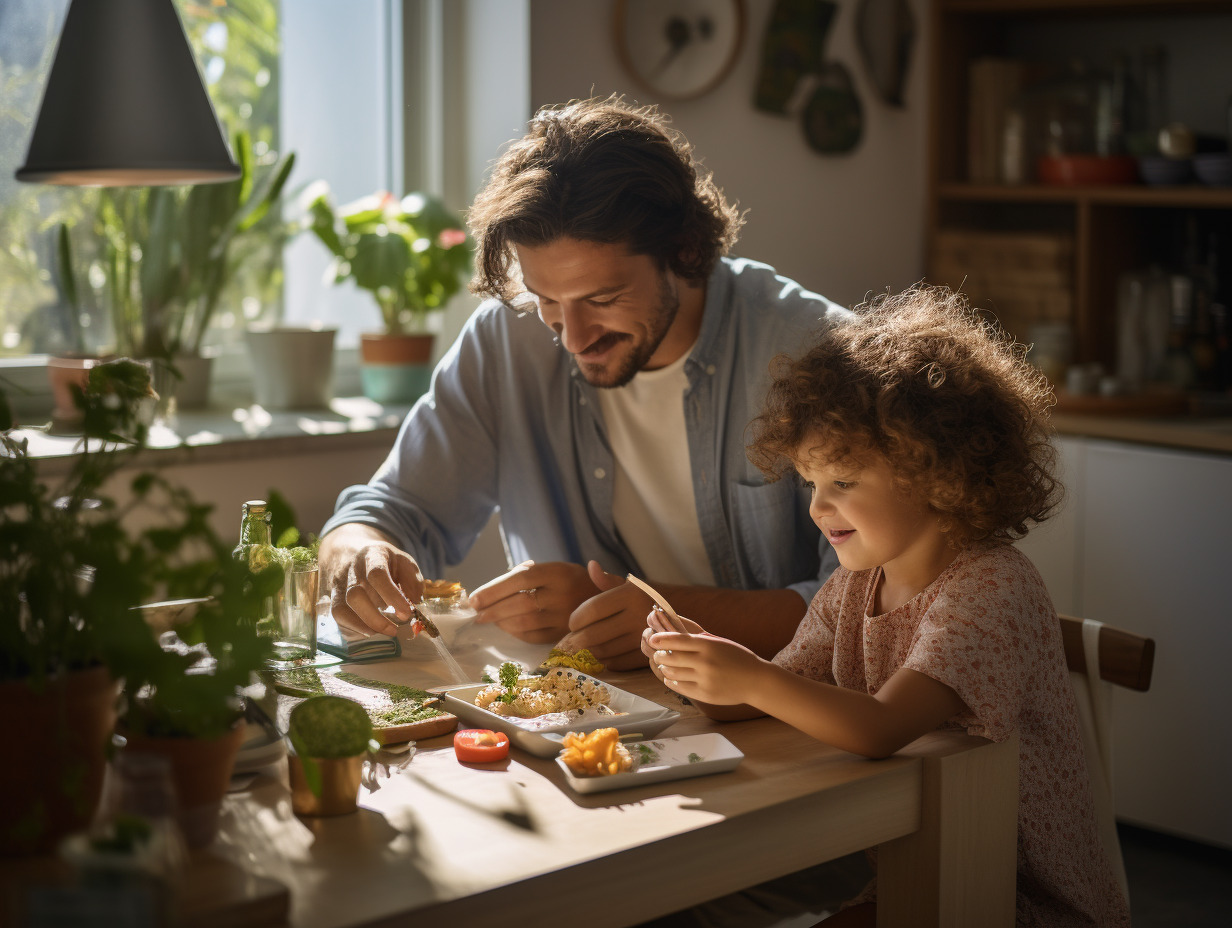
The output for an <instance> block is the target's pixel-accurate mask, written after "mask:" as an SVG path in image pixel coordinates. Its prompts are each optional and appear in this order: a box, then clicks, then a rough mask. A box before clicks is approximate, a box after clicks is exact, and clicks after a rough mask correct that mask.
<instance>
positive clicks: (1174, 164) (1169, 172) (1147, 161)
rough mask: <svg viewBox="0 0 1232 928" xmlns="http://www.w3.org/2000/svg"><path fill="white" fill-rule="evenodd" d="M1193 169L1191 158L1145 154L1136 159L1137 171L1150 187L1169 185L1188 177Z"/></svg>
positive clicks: (1185, 179) (1180, 182)
mask: <svg viewBox="0 0 1232 928" xmlns="http://www.w3.org/2000/svg"><path fill="white" fill-rule="evenodd" d="M1192 171H1193V159H1191V158H1165V157H1164V156H1163V155H1146V156H1144V157H1141V158H1139V159H1138V173H1140V174H1141V175H1142V180H1143V182H1144V183H1147V184H1150V185H1151V186H1152V187H1171V186H1175V185H1177V184H1183V183H1185V182H1186V181H1187V180H1189V179H1190V176H1191V174H1192Z"/></svg>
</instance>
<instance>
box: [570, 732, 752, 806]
mask: <svg viewBox="0 0 1232 928" xmlns="http://www.w3.org/2000/svg"><path fill="white" fill-rule="evenodd" d="M625 747H627V748H628V749H629V753H631V754H632V755H633V758H634V761H635V762H636V763H638V766H636V767H634V769H632V770H630V771H628V772H627V773H613V774H611V775H610V776H606V777H579V776H574V774H573V771H571V770H570V769H569V768H568V767H567V766H565V762H564V761H563V760H561V759H560V758H559V757H557V758H556V765H557V766H558V767H560V769H561V770H563V771H564V772H565V782H566V783H568V784H569V786H570V787H571V788H572V789H573V790H575V791H577V792H579V793H601V792H603V791H605V790H609V789H629V788H631V787H634V786H645V785H646V784H648V783H661V782H663V781H664V780H682V779H684V778H685V777H700V776H705V775H706V774H708V773H723V772H724V771H727V770H734V769H735V768H736V766H737V765H738V764H739V763H740V761H742V760H744V755H743V754H741V753H740V750H739V748H737V747H736V746H735V745H734V744H732V743H731V742H730V741H728V740H727V739H726V738H724V737H723V736H722V735H716V734H713V733H709V734H702V735H685V736H684V737H682V738H660V739H658V740H644V741H632V742H628V743H626V744H625ZM643 753H645V755H646V756H645V759H644V760H640V758H641V755H642V754H643Z"/></svg>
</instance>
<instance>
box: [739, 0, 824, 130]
mask: <svg viewBox="0 0 1232 928" xmlns="http://www.w3.org/2000/svg"><path fill="white" fill-rule="evenodd" d="M837 12H838V6H837V5H836V4H834V3H828V2H818V0H779V2H778V3H776V4H775V5H774V10H773V12H772V13H771V14H770V21H769V23H767V25H766V34H765V37H764V38H763V39H762V44H761V68H760V70H759V71H758V74H757V87H756V89H755V91H754V95H753V105H754V106H756V107H757V108H758V109H759V110H765V111H766V112H767V113H777V114H779V115H782V116H788V115H790V110H789V106H790V104H791V103H792V98H793V97H795V96H796V95H797V92H798V90H799V88H800V86H801V82H802V81H805V80H806V79H808V78H809V77H810V76H811V75H815V74H819V73H821V69H822V66H823V64H824V62H825V44H826V33H828V32H829V31H830V23H831V22H832V21H833V20H834V16H835V14H836V13H837Z"/></svg>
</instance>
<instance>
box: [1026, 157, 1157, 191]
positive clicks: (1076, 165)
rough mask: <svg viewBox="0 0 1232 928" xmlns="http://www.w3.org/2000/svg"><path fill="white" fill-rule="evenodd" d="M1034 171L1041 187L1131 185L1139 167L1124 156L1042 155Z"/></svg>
mask: <svg viewBox="0 0 1232 928" xmlns="http://www.w3.org/2000/svg"><path fill="white" fill-rule="evenodd" d="M1035 169H1036V174H1037V175H1038V176H1039V179H1040V183H1043V184H1061V185H1065V186H1075V185H1076V186H1085V185H1087V184H1132V183H1133V182H1134V181H1136V180H1137V179H1138V166H1137V164H1135V163H1134V159H1133V158H1130V157H1128V156H1126V155H1111V156H1104V155H1045V156H1044V157H1042V158H1040V159H1039V160H1038V161H1037V162H1036V165H1035Z"/></svg>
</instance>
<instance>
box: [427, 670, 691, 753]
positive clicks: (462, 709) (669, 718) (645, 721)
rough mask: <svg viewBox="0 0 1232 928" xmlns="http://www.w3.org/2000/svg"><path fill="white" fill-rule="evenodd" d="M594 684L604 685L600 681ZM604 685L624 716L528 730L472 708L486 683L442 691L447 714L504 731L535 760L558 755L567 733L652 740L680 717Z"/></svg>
mask: <svg viewBox="0 0 1232 928" xmlns="http://www.w3.org/2000/svg"><path fill="white" fill-rule="evenodd" d="M579 676H582V675H581V674H579ZM596 682H599V683H603V681H602V680H597V681H596ZM603 685H604V686H606V687H607V689H608V692H609V693H611V694H612V699H611V702H610V703H609V705H610V706H611V707H612V708H613V709H615V710H616V711H617V712H621V713H624V714H623V715H608V716H599V717H596V718H588V719H584V720H581V721H577V722H570V723H564V724H560V725H552V726H549V727H546V728H537V729H532V728H530V727H528V723H531V722H532V720H531V719H517V718H509V717H507V716H503V715H497V714H496V713H495V712H491V711H489V710H487V709H480V708H479V707H478V706H477V705H475V696H476V695H478V694H479V692H480V691H481V690H483V689H484V688H486V687H487V684H486V683H468V684H466V685H464V686H451V687H449V688H448V689H444V690H442V691H441V692H442V695H443V696H444V698H445V707H444V708H445V711H446V712H451V713H453V714H454V715H456V716H457V717H458V718H460V719H461V720H462V721H463V722H465V723H466V724H467V725H469V726H471V727H474V728H490V729H491V730H492V731H503V732H504V733H505V734H507V735H508V736H509V741H510V742H511V743H512V744H513V745H514V747H519V748H521V749H522V750H523V751H528V752H529V753H531V754H534V755H535V756H536V757H555V756H556V755H557V754H558V753H560V739H561V737H562V736H563V735H564V733H565V732H567V731H593V730H594V729H596V728H615V729H616V730H617V731H618V732H620V733H621V734H626V733H633V732H637V733H638V734H639V736H640V737H642V738H652V737H654V736H655V735H657V734H658V733H659V732H661V731H663V729H665V728H667V726H668V725H671V724H672V722H674V721H676V719H678V718H680V713H679V712H677V711H676V710H675V709H667V708H664V707H663V706H661V705H659V704H658V703H657V702H651V701H650V700H649V699H643V698H642V697H641V696H635V695H634V694H633V693H630V692H628V691H626V690H622V689H617V688H616V687H614V686H612V685H611V684H609V683H603Z"/></svg>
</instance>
